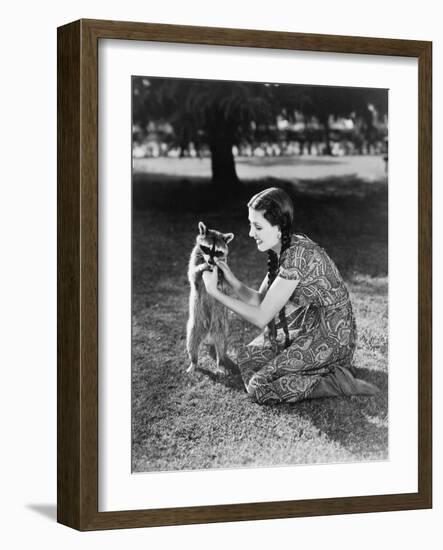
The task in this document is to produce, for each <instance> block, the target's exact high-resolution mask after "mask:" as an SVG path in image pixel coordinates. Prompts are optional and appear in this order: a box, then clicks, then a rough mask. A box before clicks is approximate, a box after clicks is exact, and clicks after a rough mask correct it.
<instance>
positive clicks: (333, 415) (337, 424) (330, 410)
mask: <svg viewBox="0 0 443 550" xmlns="http://www.w3.org/2000/svg"><path fill="white" fill-rule="evenodd" d="M355 376H356V377H357V378H361V379H363V380H366V381H367V382H371V383H372V384H374V385H375V386H377V388H378V389H379V392H378V393H377V394H376V395H374V396H363V395H361V396H360V395H354V396H351V397H323V398H318V399H311V400H307V401H302V402H300V403H297V404H295V405H291V404H283V405H273V406H272V407H278V408H279V409H280V411H281V412H282V413H284V414H286V415H288V416H290V415H297V416H299V417H302V418H305V419H307V420H309V422H311V423H312V424H313V425H314V426H315V427H316V428H317V429H318V430H319V431H320V432H321V433H322V434H325V435H326V436H327V437H328V439H329V440H331V441H335V442H336V443H339V444H340V445H341V446H342V447H343V448H345V449H347V450H348V451H349V452H351V453H353V454H355V455H357V456H360V457H362V458H363V459H364V458H371V455H372V454H377V455H378V456H380V449H385V450H386V457H385V458H387V453H388V375H387V374H386V373H384V372H381V371H375V370H370V369H362V368H359V369H355Z"/></svg>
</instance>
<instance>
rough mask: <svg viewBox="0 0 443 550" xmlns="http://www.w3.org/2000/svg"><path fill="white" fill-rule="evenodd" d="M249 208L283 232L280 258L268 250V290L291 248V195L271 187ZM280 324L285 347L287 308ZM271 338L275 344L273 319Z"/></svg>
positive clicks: (275, 332) (252, 202)
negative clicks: (284, 253) (287, 251)
mask: <svg viewBox="0 0 443 550" xmlns="http://www.w3.org/2000/svg"><path fill="white" fill-rule="evenodd" d="M248 208H254V209H255V210H264V212H263V216H264V218H266V219H267V220H268V221H269V223H270V224H271V225H278V226H279V228H280V231H281V250H280V256H278V255H277V254H276V253H275V252H274V251H273V250H268V289H269V287H270V286H271V285H272V283H273V282H274V280H275V278H276V277H277V272H278V268H279V267H280V264H281V259H282V257H283V252H284V251H285V250H286V249H287V248H289V247H290V246H291V227H292V222H293V219H294V207H293V204H292V201H291V199H290V197H289V195H288V194H287V193H286V192H285V191H283V189H280V188H278V187H271V188H269V189H265V190H264V191H261V192H260V193H258V194H257V195H254V196H253V197H252V199H251V200H250V201H249V203H248ZM278 316H279V319H280V324H281V326H282V328H283V331H284V333H285V347H288V346H289V345H290V343H291V341H290V338H289V329H288V322H287V319H286V311H285V307H283V308H282V309H281V310H280V312H279V314H278ZM268 328H269V337H270V340H271V342H272V343H273V344H274V343H275V341H276V338H277V328H276V326H275V321H274V319H272V320H271V321H270V323H269V324H268Z"/></svg>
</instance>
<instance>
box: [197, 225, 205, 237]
mask: <svg viewBox="0 0 443 550" xmlns="http://www.w3.org/2000/svg"><path fill="white" fill-rule="evenodd" d="M198 230H199V231H200V235H205V234H206V225H205V224H204V223H203V222H198Z"/></svg>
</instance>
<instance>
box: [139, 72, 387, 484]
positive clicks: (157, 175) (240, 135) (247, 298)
mask: <svg viewBox="0 0 443 550" xmlns="http://www.w3.org/2000/svg"><path fill="white" fill-rule="evenodd" d="M131 93H132V260H131V261H132V352H131V354H132V448H131V451H132V452H131V456H132V471H133V472H134V473H136V472H163V471H189V470H208V469H231V468H245V467H247V468H260V467H271V466H272V467H278V466H282V467H284V466H289V465H291V466H293V465H309V464H312V465H315V464H326V463H352V462H360V463H361V462H369V461H385V460H388V459H389V446H388V439H389V410H388V380H389V362H388V345H389V331H388V321H389V317H388V162H389V158H388V143H389V140H388V136H389V134H388V90H387V89H381V88H359V87H333V86H319V85H310V84H309V83H304V82H301V83H297V84H293V83H291V84H289V83H274V82H271V83H269V82H239V81H222V80H197V79H181V78H170V77H168V78H162V77H158V76H156V77H151V76H149V75H137V76H133V77H132V89H131Z"/></svg>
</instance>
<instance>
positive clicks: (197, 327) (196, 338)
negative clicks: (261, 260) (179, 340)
mask: <svg viewBox="0 0 443 550" xmlns="http://www.w3.org/2000/svg"><path fill="white" fill-rule="evenodd" d="M198 230H199V234H198V235H197V238H196V242H195V246H194V248H193V250H192V252H191V257H190V259H189V269H188V279H189V283H190V285H191V291H190V294H189V319H188V324H187V338H186V347H187V351H188V355H189V359H190V361H191V364H190V365H189V367H188V369H187V371H186V372H193V371H194V370H195V368H196V367H197V363H198V348H199V346H200V344H201V343H202V342H203V340H204V339H205V337H208V338H207V339H208V341H209V343H210V344H212V345H213V347H214V351H215V359H216V362H217V371H218V372H222V373H225V372H226V365H227V364H229V362H230V360H229V358H228V357H227V355H226V348H227V333H228V321H227V311H226V308H225V307H224V306H222V305H221V304H220V303H219V302H217V300H215V298H213V297H212V296H210V295H209V294H208V293H207V292H206V289H205V285H204V283H203V280H202V273H203V272H204V271H206V270H210V271H211V270H212V268H213V267H214V266H215V261H214V259H215V258H219V259H222V260H226V258H227V256H228V246H227V245H228V243H229V242H231V241H232V239H233V238H234V235H233V233H220V232H219V231H215V230H214V229H208V228H207V227H206V226H205V224H204V223H203V222H199V224H198ZM218 285H219V288H220V289H222V290H223V274H222V273H221V272H219V279H218Z"/></svg>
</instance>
